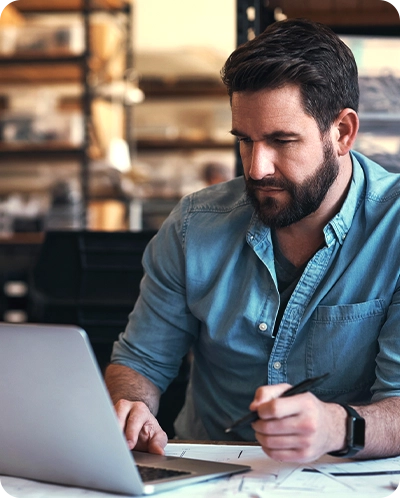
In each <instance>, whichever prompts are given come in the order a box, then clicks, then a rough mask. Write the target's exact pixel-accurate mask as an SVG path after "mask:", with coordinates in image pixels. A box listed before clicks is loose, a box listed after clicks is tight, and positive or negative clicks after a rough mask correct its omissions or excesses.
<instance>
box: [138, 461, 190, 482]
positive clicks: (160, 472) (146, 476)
mask: <svg viewBox="0 0 400 498" xmlns="http://www.w3.org/2000/svg"><path fill="white" fill-rule="evenodd" d="M137 468H138V470H139V474H140V477H141V478H142V481H143V482H149V481H156V480H158V479H168V478H171V477H179V476H186V475H190V474H191V472H185V471H184V470H171V469H163V468H160V467H148V466H147V465H137Z"/></svg>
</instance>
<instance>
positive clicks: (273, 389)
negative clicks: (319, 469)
mask: <svg viewBox="0 0 400 498" xmlns="http://www.w3.org/2000/svg"><path fill="white" fill-rule="evenodd" d="M289 387H290V386H289V385H288V384H278V385H272V386H262V387H260V388H258V389H257V391H256V394H255V397H254V400H253V402H252V403H251V405H250V410H252V411H257V412H258V416H259V417H260V420H257V421H256V422H254V423H253V424H252V427H253V429H254V430H255V432H256V439H257V441H258V442H259V443H260V444H261V446H262V447H263V450H264V452H265V453H266V454H267V455H268V456H270V457H271V458H273V459H275V460H278V461H281V462H310V461H313V460H316V459H317V458H319V457H320V456H321V455H323V454H325V453H327V452H329V451H335V450H340V449H342V448H344V447H345V445H346V441H345V440H346V411H345V410H344V408H342V407H341V406H340V405H336V404H333V403H324V402H322V401H320V400H319V399H318V398H316V397H315V396H314V395H313V394H311V393H304V394H297V395H295V396H288V397H286V398H280V397H279V396H280V395H281V394H282V393H283V392H285V391H286V390H287V389H288V388H289Z"/></svg>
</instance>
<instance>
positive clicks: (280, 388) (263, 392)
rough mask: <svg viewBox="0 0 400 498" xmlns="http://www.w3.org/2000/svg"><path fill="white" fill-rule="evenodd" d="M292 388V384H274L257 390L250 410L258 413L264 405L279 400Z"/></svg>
mask: <svg viewBox="0 0 400 498" xmlns="http://www.w3.org/2000/svg"><path fill="white" fill-rule="evenodd" d="M289 387H290V384H274V385H270V386H261V387H259V388H258V389H257V390H256V393H255V395H254V400H253V401H252V403H251V404H250V407H249V408H250V410H251V411H256V410H257V409H258V407H259V406H260V405H261V404H262V403H267V402H268V401H271V400H272V399H275V398H278V397H279V396H281V395H282V394H283V393H284V392H285V391H287V390H288V389H289Z"/></svg>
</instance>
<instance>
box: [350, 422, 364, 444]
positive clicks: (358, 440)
mask: <svg viewBox="0 0 400 498" xmlns="http://www.w3.org/2000/svg"><path fill="white" fill-rule="evenodd" d="M352 419H353V424H352V425H353V446H354V447H356V448H360V449H361V448H364V444H365V420H364V419H363V418H356V417H352Z"/></svg>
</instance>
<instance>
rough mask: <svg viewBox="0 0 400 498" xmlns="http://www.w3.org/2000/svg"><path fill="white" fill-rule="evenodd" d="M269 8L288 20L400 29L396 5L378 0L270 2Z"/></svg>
mask: <svg viewBox="0 0 400 498" xmlns="http://www.w3.org/2000/svg"><path fill="white" fill-rule="evenodd" d="M268 8H270V9H275V8H280V9H282V12H283V13H284V14H285V15H287V16H288V17H289V18H295V17H303V18H306V19H311V20H313V21H317V22H321V23H324V24H328V25H329V26H342V27H343V26H369V28H370V29H371V28H373V27H374V26H391V25H393V26H398V27H400V19H399V15H398V13H397V11H396V9H395V7H394V6H393V5H391V4H390V3H388V2H382V1H376V0H362V1H357V2H349V0H329V1H322V2H321V0H307V1H306V2H299V1H297V0H295V1H294V0H269V2H268Z"/></svg>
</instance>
